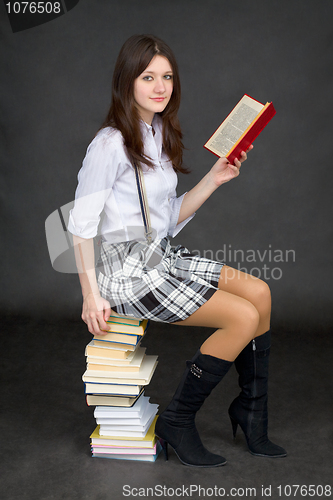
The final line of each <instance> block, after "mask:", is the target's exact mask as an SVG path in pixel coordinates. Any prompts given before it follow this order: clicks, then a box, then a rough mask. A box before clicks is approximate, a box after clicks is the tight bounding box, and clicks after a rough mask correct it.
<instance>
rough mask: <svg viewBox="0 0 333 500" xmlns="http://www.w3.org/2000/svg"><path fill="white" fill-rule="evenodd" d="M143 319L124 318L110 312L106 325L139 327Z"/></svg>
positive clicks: (122, 315) (121, 315)
mask: <svg viewBox="0 0 333 500" xmlns="http://www.w3.org/2000/svg"><path fill="white" fill-rule="evenodd" d="M143 321H144V320H143V319H138V318H134V317H132V316H125V315H124V314H118V313H116V312H114V311H112V314H111V316H110V317H109V319H108V323H118V324H122V325H134V326H140V325H141V323H142V322H143Z"/></svg>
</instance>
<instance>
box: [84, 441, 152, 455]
mask: <svg viewBox="0 0 333 500" xmlns="http://www.w3.org/2000/svg"><path fill="white" fill-rule="evenodd" d="M91 451H92V453H100V454H111V455H115V454H117V453H119V454H120V455H155V453H156V444H155V446H153V448H133V447H132V446H106V445H105V444H95V445H94V446H92V447H91Z"/></svg>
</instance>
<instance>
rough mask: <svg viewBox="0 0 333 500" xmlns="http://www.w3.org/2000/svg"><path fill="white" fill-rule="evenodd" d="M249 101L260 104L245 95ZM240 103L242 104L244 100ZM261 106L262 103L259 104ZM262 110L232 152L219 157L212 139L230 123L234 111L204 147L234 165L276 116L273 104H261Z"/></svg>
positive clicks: (231, 149)
mask: <svg viewBox="0 0 333 500" xmlns="http://www.w3.org/2000/svg"><path fill="white" fill-rule="evenodd" d="M245 97H246V98H247V99H251V100H252V101H255V102H257V103H259V101H257V100H256V99H253V98H252V97H250V96H247V95H245V96H244V97H243V99H244V98H245ZM243 99H241V101H240V102H239V103H238V105H237V106H239V104H241V102H242V100H243ZM259 104H261V103H259ZM237 106H236V107H235V108H234V110H235V109H236V108H237ZM261 106H263V107H262V109H261V111H259V112H258V114H257V116H256V117H255V118H254V119H253V121H252V122H251V123H250V125H249V126H248V127H247V129H246V130H245V131H244V132H243V134H242V135H241V136H240V137H239V138H238V139H237V140H236V142H235V143H234V144H233V145H232V147H231V148H230V150H229V151H228V152H227V153H224V154H221V155H219V154H218V152H217V151H216V150H215V151H214V150H213V149H211V146H212V142H213V141H212V139H213V138H214V136H215V134H216V132H217V131H218V130H219V129H221V127H222V126H223V125H224V124H225V123H226V122H227V121H228V118H229V117H231V115H232V113H233V111H234V110H233V111H232V112H231V113H230V114H229V115H228V117H227V118H226V119H225V120H224V122H223V123H222V124H221V125H220V127H219V128H218V129H217V131H215V132H214V134H213V135H212V137H211V138H210V139H209V140H208V141H207V143H206V144H205V145H204V147H205V148H206V149H208V150H209V151H211V152H212V153H214V154H215V155H216V156H225V157H226V158H227V159H228V160H229V161H230V163H232V164H233V163H234V161H235V158H238V159H239V158H240V154H241V152H242V151H246V150H247V149H248V148H249V146H250V145H251V144H253V142H254V140H255V139H256V138H257V137H258V135H259V134H260V133H261V132H262V130H263V129H264V128H265V127H266V125H267V124H268V123H269V122H270V120H271V119H272V118H273V116H274V115H275V114H276V111H275V108H274V106H273V103H271V102H270V103H266V104H265V105H263V104H261Z"/></svg>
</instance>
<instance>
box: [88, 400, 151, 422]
mask: <svg viewBox="0 0 333 500" xmlns="http://www.w3.org/2000/svg"><path fill="white" fill-rule="evenodd" d="M148 405H149V397H148V396H145V395H144V394H141V396H140V397H139V398H138V399H137V400H136V402H135V403H134V404H133V406H131V407H130V408H125V409H124V408H119V407H116V406H115V407H109V406H96V408H95V410H94V417H95V418H96V419H97V418H109V419H111V418H115V419H121V418H140V417H142V415H143V413H144V411H145V409H146V407H147V406H148Z"/></svg>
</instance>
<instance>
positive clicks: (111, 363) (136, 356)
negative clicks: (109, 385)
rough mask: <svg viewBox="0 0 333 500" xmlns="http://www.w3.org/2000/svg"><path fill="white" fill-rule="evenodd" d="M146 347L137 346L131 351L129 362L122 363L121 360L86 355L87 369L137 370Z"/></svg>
mask: <svg viewBox="0 0 333 500" xmlns="http://www.w3.org/2000/svg"><path fill="white" fill-rule="evenodd" d="M145 351H146V349H145V348H144V347H139V348H138V349H136V350H135V351H133V356H132V359H131V362H130V363H126V364H123V361H120V362H119V360H115V359H108V358H100V357H94V356H87V358H86V360H87V370H93V371H114V372H138V371H139V370H140V367H141V364H142V361H143V359H144V356H145Z"/></svg>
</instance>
